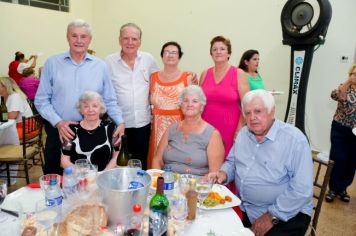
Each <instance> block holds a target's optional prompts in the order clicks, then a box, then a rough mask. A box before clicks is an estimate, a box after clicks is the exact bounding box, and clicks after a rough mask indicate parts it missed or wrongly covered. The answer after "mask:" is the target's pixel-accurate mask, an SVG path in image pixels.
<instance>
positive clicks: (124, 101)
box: [105, 23, 158, 169]
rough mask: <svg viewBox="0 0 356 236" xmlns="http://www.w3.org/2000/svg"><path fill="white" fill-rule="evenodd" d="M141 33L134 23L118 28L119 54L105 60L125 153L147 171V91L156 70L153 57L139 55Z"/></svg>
mask: <svg viewBox="0 0 356 236" xmlns="http://www.w3.org/2000/svg"><path fill="white" fill-rule="evenodd" d="M141 36H142V31H141V29H140V27H138V26H137V25H136V24H134V23H128V24H125V25H123V26H122V27H121V29H120V36H119V44H120V46H121V50H120V51H119V52H115V53H113V54H111V55H109V56H107V57H106V59H105V60H106V63H107V65H108V66H109V69H110V75H111V79H112V83H113V86H114V90H115V93H116V96H117V99H118V102H119V105H120V107H121V109H122V113H123V118H124V121H125V126H126V130H125V134H126V135H127V138H128V141H127V143H128V149H129V152H130V153H131V154H132V157H133V158H136V159H140V160H141V162H142V168H143V169H146V168H147V155H148V147H149V139H150V133H151V108H150V103H149V97H148V96H149V87H150V77H151V74H152V73H153V72H155V71H157V70H158V66H157V64H156V61H155V59H154V58H153V56H152V55H151V54H149V53H147V52H141V51H139V48H140V46H141Z"/></svg>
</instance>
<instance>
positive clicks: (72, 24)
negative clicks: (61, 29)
mask: <svg viewBox="0 0 356 236" xmlns="http://www.w3.org/2000/svg"><path fill="white" fill-rule="evenodd" d="M72 27H76V28H80V27H84V28H85V29H86V31H87V33H88V35H89V36H90V38H91V37H92V35H91V27H90V25H89V24H88V23H87V22H86V21H85V20H82V19H76V20H73V21H71V22H69V24H68V26H67V35H68V34H69V30H70V28H72Z"/></svg>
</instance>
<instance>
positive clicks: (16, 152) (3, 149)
mask: <svg viewBox="0 0 356 236" xmlns="http://www.w3.org/2000/svg"><path fill="white" fill-rule="evenodd" d="M21 141H22V142H21V144H20V145H3V146H0V163H2V164H5V170H6V176H7V182H8V185H10V178H11V177H15V178H26V183H27V184H29V183H30V179H29V174H28V170H29V167H32V166H33V165H36V164H37V165H41V166H43V159H42V152H43V144H42V118H41V116H40V115H39V114H37V115H34V116H31V117H28V118H25V117H22V140H21ZM37 155H38V156H39V158H38V159H36V156H37ZM30 160H32V163H29V161H30ZM10 164H20V165H23V169H20V168H18V169H17V170H18V171H24V172H25V176H23V175H20V174H19V175H18V176H10ZM19 167H20V166H19Z"/></svg>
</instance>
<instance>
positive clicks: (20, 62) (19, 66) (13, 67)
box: [8, 52, 37, 84]
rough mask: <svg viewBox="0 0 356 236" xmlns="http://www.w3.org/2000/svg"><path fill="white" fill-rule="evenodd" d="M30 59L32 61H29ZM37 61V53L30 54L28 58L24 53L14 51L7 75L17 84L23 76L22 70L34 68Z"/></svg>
mask: <svg viewBox="0 0 356 236" xmlns="http://www.w3.org/2000/svg"><path fill="white" fill-rule="evenodd" d="M31 60H32V63H30V61H31ZM36 63H37V55H31V56H30V57H29V58H28V59H26V58H25V54H23V53H22V52H16V53H15V60H14V61H12V62H10V64H9V72H8V74H9V76H10V77H11V78H12V79H13V80H15V81H16V83H17V84H19V83H20V80H21V78H22V77H23V75H22V74H23V70H24V69H26V68H31V69H34V68H35V67H36Z"/></svg>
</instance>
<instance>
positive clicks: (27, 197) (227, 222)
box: [0, 187, 253, 236]
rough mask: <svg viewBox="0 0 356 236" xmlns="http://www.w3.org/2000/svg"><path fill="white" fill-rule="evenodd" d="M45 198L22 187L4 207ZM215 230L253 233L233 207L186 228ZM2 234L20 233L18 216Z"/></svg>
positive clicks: (195, 233)
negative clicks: (243, 223) (244, 225)
mask: <svg viewBox="0 0 356 236" xmlns="http://www.w3.org/2000/svg"><path fill="white" fill-rule="evenodd" d="M41 199H44V192H43V191H42V190H41V189H30V188H27V187H22V188H20V189H18V190H17V191H15V192H13V193H11V194H9V195H8V196H7V197H6V199H5V201H4V203H3V204H2V206H1V207H2V208H4V209H9V210H17V209H18V206H19V205H21V206H22V207H23V210H24V211H25V212H31V211H34V210H35V209H34V208H35V203H36V202H38V201H39V200H41ZM210 231H211V232H214V233H215V235H216V236H226V235H229V236H235V235H236V236H237V235H239V236H251V235H253V233H252V232H251V231H250V230H249V229H246V228H244V227H243V225H242V222H241V220H240V218H239V217H238V216H237V215H236V213H235V212H234V211H233V210H232V209H231V208H228V209H220V210H203V214H202V215H201V216H199V217H198V218H197V219H196V220H195V221H194V222H193V223H192V224H191V225H189V226H187V227H186V228H185V230H184V235H185V236H190V235H191V236H206V235H207V233H208V232H210ZM0 232H1V235H18V232H19V223H18V221H17V220H16V218H14V217H12V216H10V215H9V217H8V220H7V222H6V223H5V222H4V223H2V224H0Z"/></svg>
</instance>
